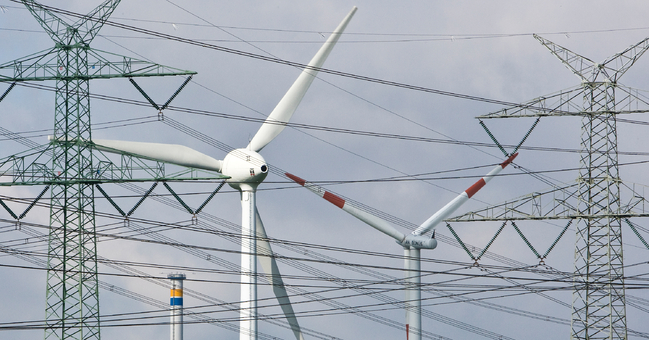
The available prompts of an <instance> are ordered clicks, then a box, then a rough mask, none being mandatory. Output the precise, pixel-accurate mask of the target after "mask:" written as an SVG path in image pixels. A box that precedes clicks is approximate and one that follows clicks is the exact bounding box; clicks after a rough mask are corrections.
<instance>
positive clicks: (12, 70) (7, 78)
mask: <svg viewBox="0 0 649 340" xmlns="http://www.w3.org/2000/svg"><path fill="white" fill-rule="evenodd" d="M56 56H57V49H56V48H49V49H47V50H43V51H39V52H36V53H33V54H30V55H28V56H25V57H22V58H20V59H16V60H13V61H10V62H6V63H4V64H0V81H2V82H17V81H28V80H45V79H53V78H52V77H54V76H55V75H56V74H57V73H58V72H59V71H57V67H56ZM47 65H50V66H47Z"/></svg>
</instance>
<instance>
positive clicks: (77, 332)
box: [0, 0, 195, 339]
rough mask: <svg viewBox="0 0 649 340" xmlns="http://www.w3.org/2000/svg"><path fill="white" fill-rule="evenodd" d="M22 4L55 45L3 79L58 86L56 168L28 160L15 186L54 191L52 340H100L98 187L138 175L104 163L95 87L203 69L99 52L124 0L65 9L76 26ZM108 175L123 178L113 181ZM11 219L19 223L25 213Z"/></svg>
mask: <svg viewBox="0 0 649 340" xmlns="http://www.w3.org/2000/svg"><path fill="white" fill-rule="evenodd" d="M22 3H23V4H24V5H25V6H26V7H27V9H28V10H29V12H30V13H31V14H32V15H33V16H34V18H36V20H37V21H38V22H39V24H40V25H41V26H42V27H43V28H44V29H45V31H46V32H47V34H48V35H49V36H50V38H51V39H52V40H53V41H54V42H55V46H54V47H53V48H51V49H48V50H45V51H42V52H38V53H35V54H32V55H29V56H27V57H24V58H21V59H18V60H15V61H12V62H9V63H5V64H3V65H0V72H2V71H8V72H12V73H13V74H12V75H10V76H6V75H2V74H0V82H12V83H14V84H15V83H16V82H25V81H44V80H54V81H56V89H55V113H54V135H53V137H52V138H51V142H50V148H49V149H48V150H49V151H48V152H50V154H52V160H51V168H47V167H45V166H44V165H43V164H36V163H33V164H30V165H27V166H24V164H23V163H22V162H23V161H24V160H23V159H21V162H20V164H21V165H20V166H14V169H13V170H12V171H11V173H12V174H13V176H14V180H13V184H14V185H44V184H46V185H48V186H49V187H50V188H51V208H50V226H51V229H50V234H49V246H48V271H47V293H46V308H45V309H46V330H45V339H99V338H100V328H99V326H100V322H99V321H100V320H99V293H98V277H97V248H96V235H95V206H94V185H96V184H98V183H101V182H111V181H113V182H114V181H124V180H128V179H129V177H130V176H131V171H129V170H128V169H126V170H127V171H123V170H124V169H120V168H117V167H115V166H114V164H112V163H109V162H108V163H107V162H105V161H103V162H97V161H96V159H95V158H96V157H97V156H95V155H93V150H92V149H93V144H92V142H91V124H90V90H89V82H90V80H91V79H109V78H123V77H128V78H132V77H149V76H166V75H193V74H195V72H191V71H183V70H178V69H173V68H169V67H165V66H161V65H158V64H153V63H150V62H146V61H141V60H136V59H132V58H129V57H124V56H119V55H115V54H110V53H107V52H102V51H98V50H94V49H92V48H91V47H90V42H91V41H92V40H93V39H94V38H95V37H96V36H97V34H98V32H99V30H100V29H101V27H102V26H103V25H104V24H105V23H106V21H107V20H108V17H109V16H110V15H111V14H112V13H113V11H114V10H115V8H116V7H117V5H118V4H119V3H120V0H106V1H104V2H103V3H102V4H101V5H99V6H98V7H97V8H95V9H94V10H92V11H91V12H90V13H88V14H87V15H85V16H84V15H77V14H76V13H72V12H65V11H61V12H63V13H64V14H65V15H67V16H71V17H76V18H78V19H77V21H76V22H75V23H72V24H70V23H67V22H66V21H65V20H63V19H62V18H61V17H59V16H57V15H56V14H55V13H56V12H57V11H58V10H57V9H55V8H51V7H47V6H44V5H42V4H39V3H37V2H35V1H33V0H22ZM110 58H112V59H117V60H118V61H110V60H109V59H110ZM183 86H184V84H183ZM11 88H13V85H12V86H11V87H10V88H9V90H11ZM9 90H7V91H6V92H5V94H4V95H3V96H2V98H4V97H5V96H6V94H7V93H8V92H9ZM179 91H180V90H179ZM0 100H1V99H0ZM15 159H18V158H15ZM5 163H6V162H5ZM5 163H3V165H4V164H5ZM97 163H101V164H97ZM102 166H104V167H103V168H102ZM108 172H111V174H117V175H115V176H112V175H111V176H110V177H109V178H112V180H111V179H108V180H107V179H106V177H105V175H106V174H107V173H108ZM131 179H132V178H131ZM4 184H7V183H4ZM10 184H11V183H10ZM44 191H45V190H44ZM41 195H42V194H41ZM39 198H40V196H39ZM5 208H6V207H5ZM7 210H8V211H10V210H9V209H8V208H7ZM26 212H27V211H26ZM26 212H25V213H26ZM10 213H11V211H10ZM11 214H12V215H13V216H14V217H15V218H16V219H17V220H20V218H22V217H23V215H24V214H23V215H21V217H16V216H15V215H14V214H13V213H11Z"/></svg>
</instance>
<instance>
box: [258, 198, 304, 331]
mask: <svg viewBox="0 0 649 340" xmlns="http://www.w3.org/2000/svg"><path fill="white" fill-rule="evenodd" d="M255 215H256V219H257V222H256V225H257V259H258V260H259V264H261V268H262V269H263V270H264V272H265V273H266V274H267V275H268V277H266V279H267V281H268V283H270V284H271V285H272V286H273V293H275V297H276V298H277V301H278V302H279V305H280V307H282V311H283V312H284V316H286V319H287V321H288V323H289V325H290V326H291V330H292V331H293V334H295V339H297V340H304V337H303V336H302V330H301V329H300V325H299V324H298V322H297V318H296V317H295V311H293V306H292V305H291V300H290V299H289V298H288V293H287V292H286V287H284V281H283V280H282V277H281V275H280V274H279V268H278V267H277V261H275V257H274V256H273V255H274V254H273V250H272V249H271V248H270V243H269V242H268V236H266V229H265V228H264V224H263V222H261V217H259V211H257V210H256V214H255Z"/></svg>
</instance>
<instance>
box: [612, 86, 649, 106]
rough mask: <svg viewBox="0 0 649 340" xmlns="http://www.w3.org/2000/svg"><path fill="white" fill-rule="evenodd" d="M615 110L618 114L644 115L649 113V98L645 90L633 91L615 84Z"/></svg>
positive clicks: (633, 89) (630, 88)
mask: <svg viewBox="0 0 649 340" xmlns="http://www.w3.org/2000/svg"><path fill="white" fill-rule="evenodd" d="M615 89H616V91H617V95H616V97H617V98H616V99H617V102H616V103H615V104H616V105H615V108H616V109H617V110H618V112H619V113H645V112H647V111H649V97H647V90H640V89H635V88H632V87H629V86H626V85H622V84H617V86H615Z"/></svg>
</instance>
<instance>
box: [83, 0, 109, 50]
mask: <svg viewBox="0 0 649 340" xmlns="http://www.w3.org/2000/svg"><path fill="white" fill-rule="evenodd" d="M120 1H121V0H106V1H104V2H103V3H102V4H101V5H99V6H97V7H96V8H95V9H93V10H92V11H91V12H90V13H88V14H87V15H86V16H84V17H82V18H80V19H79V20H77V22H75V23H74V25H73V26H74V27H75V28H76V29H77V30H78V31H79V35H80V37H81V39H82V41H84V42H85V43H87V44H89V43H90V42H91V41H92V40H93V39H94V38H95V36H96V35H97V33H98V32H99V30H100V29H101V28H102V26H104V23H106V20H108V17H110V15H111V14H113V11H114V10H115V8H117V5H119V3H120Z"/></svg>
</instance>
